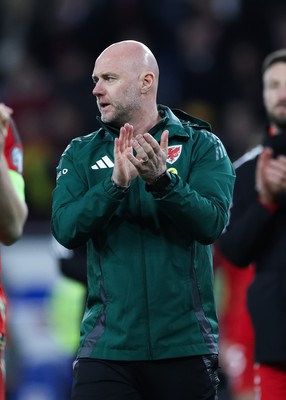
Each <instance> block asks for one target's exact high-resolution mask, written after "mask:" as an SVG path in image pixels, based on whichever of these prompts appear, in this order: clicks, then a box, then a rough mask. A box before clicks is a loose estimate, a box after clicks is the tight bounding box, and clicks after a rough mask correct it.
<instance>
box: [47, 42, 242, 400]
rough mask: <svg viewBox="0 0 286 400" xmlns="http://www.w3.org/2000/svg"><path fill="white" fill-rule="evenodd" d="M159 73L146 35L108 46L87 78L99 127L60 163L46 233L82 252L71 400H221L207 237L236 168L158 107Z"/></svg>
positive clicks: (196, 128) (221, 220)
mask: <svg viewBox="0 0 286 400" xmlns="http://www.w3.org/2000/svg"><path fill="white" fill-rule="evenodd" d="M158 78H159V68H158V65H157V61H156V59H155V57H154V55H153V54H152V52H151V51H150V49H149V48H147V47H146V46H145V45H144V44H143V43H140V42H136V41H133V40H127V41H122V42H118V43H114V44H112V45H111V46H109V47H108V48H107V49H105V50H104V51H103V52H102V53H101V54H100V55H99V57H98V58H97V60H96V62H95V67H94V70H93V74H92V79H93V81H94V89H93V94H94V96H95V97H96V100H97V105H98V108H99V111H100V114H101V118H100V124H101V128H100V129H99V130H98V131H96V132H93V133H91V134H90V135H87V136H83V137H78V138H76V139H74V140H72V141H71V143H70V144H69V145H68V147H67V148H66V150H65V151H64V153H63V155H62V157H61V160H60V163H59V165H58V168H57V185H56V188H55V190H54V192H53V211H52V232H53V235H54V236H55V238H56V239H57V240H58V241H59V242H60V243H61V244H62V245H63V246H65V247H67V248H75V247H77V246H80V245H82V244H84V243H87V255H88V256H87V257H88V261H87V275H88V276H87V281H88V297H87V302H86V309H85V314H84V317H83V321H82V326H81V339H80V347H79V350H78V355H77V358H76V361H75V363H74V381H73V395H72V399H73V400H79V399H85V400H92V399H97V400H103V399H109V400H121V399H122V400H123V399H124V400H125V399H130V400H140V399H141V400H143V399H146V400H147V399H148V400H153V399H154V400H155V399H156V400H158V399H160V400H161V399H162V400H163V399H164V400H174V398H178V399H180V400H185V399H186V400H187V399H188V400H190V399H194V400H195V399H205V400H206V399H216V393H217V386H218V377H217V367H218V323H217V315H216V308H215V301H214V293H213V267H212V252H211V244H212V243H213V242H214V241H215V240H216V239H217V238H218V237H219V236H220V234H221V233H222V231H223V229H224V228H225V226H226V224H227V222H228V211H229V207H230V204H231V199H232V192H233V186H234V180H235V174H234V171H233V168H232V164H231V162H230V160H229V158H228V156H227V154H226V151H225V149H224V147H223V145H222V143H221V142H220V140H219V139H218V138H217V137H216V136H215V135H214V134H213V133H211V132H210V126H209V125H208V124H207V123H205V122H203V121H200V120H198V119H196V118H193V117H191V116H189V115H187V114H186V113H184V112H182V111H179V110H173V111H171V110H170V109H169V108H168V107H166V106H162V105H158V104H157V88H158Z"/></svg>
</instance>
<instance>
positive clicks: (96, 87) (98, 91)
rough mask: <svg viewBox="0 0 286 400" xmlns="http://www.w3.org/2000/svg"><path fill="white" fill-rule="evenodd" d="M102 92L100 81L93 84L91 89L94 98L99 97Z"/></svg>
mask: <svg viewBox="0 0 286 400" xmlns="http://www.w3.org/2000/svg"><path fill="white" fill-rule="evenodd" d="M102 92H103V87H102V85H101V83H100V81H97V82H95V84H94V88H93V89H92V94H93V95H94V96H99V95H100V94H102Z"/></svg>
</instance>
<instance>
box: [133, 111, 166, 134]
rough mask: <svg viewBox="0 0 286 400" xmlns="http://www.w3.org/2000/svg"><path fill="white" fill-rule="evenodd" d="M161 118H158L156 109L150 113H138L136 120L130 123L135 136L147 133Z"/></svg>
mask: <svg viewBox="0 0 286 400" xmlns="http://www.w3.org/2000/svg"><path fill="white" fill-rule="evenodd" d="M161 119H162V118H161V117H160V115H159V113H158V110H157V107H156V109H155V110H154V111H153V112H152V113H150V111H149V112H146V113H140V116H139V117H138V120H135V121H133V122H131V125H133V127H134V134H133V136H136V135H143V134H144V133H146V132H149V130H150V129H151V128H153V126H155V125H156V124H157V123H158V122H159V121H160V120H161Z"/></svg>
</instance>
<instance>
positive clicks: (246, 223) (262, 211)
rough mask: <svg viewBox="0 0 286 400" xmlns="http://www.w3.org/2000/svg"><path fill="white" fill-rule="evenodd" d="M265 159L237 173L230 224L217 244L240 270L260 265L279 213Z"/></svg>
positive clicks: (241, 168) (244, 166)
mask: <svg viewBox="0 0 286 400" xmlns="http://www.w3.org/2000/svg"><path fill="white" fill-rule="evenodd" d="M261 156H262V157H261ZM261 156H260V157H259V158H258V162H257V165H256V166H255V160H252V161H250V162H247V163H246V164H243V165H241V166H240V167H239V168H238V169H237V171H236V172H237V179H236V185H235V190H234V196H233V207H232V208H231V218H230V223H229V225H228V226H227V229H226V231H225V232H224V234H223V235H222V236H221V237H220V239H219V240H218V241H217V246H218V248H219V249H220V251H221V252H222V254H223V255H224V257H226V258H227V259H228V260H229V261H230V262H232V263H233V264H235V265H236V266H237V267H247V266H248V265H249V264H250V263H252V262H255V261H256V258H257V256H258V255H259V254H260V253H261V251H262V249H263V246H264V245H265V240H267V238H268V237H269V235H271V232H272V224H273V221H274V218H275V213H276V212H277V211H278V209H279V207H278V205H276V203H274V202H273V198H272V197H271V196H270V191H269V190H267V189H266V182H265V179H264V178H265V174H264V173H263V172H262V168H261V167H262V165H261V160H263V159H264V156H263V155H261ZM263 169H264V168H263ZM255 178H256V179H255ZM266 193H267V196H266Z"/></svg>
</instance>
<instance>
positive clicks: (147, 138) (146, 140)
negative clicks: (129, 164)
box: [140, 132, 160, 154]
mask: <svg viewBox="0 0 286 400" xmlns="http://www.w3.org/2000/svg"><path fill="white" fill-rule="evenodd" d="M141 140H142V143H143V144H145V147H144V148H146V150H147V152H148V150H149V151H150V150H153V151H154V152H155V153H158V151H160V146H159V143H158V142H157V140H156V139H154V138H153V136H152V135H150V133H148V132H146V133H144V135H143V137H142V139H141ZM140 144H141V143H140ZM147 145H148V146H147ZM147 154H148V153H147Z"/></svg>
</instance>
